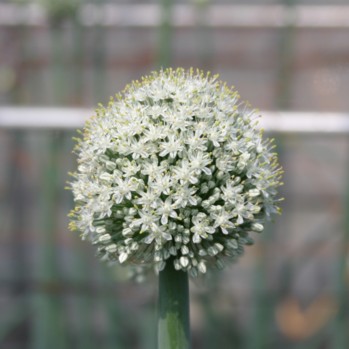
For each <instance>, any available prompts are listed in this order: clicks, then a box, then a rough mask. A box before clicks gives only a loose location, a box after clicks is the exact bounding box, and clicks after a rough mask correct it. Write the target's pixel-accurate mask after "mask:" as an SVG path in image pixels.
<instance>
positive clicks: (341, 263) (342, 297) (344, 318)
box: [331, 162, 349, 349]
mask: <svg viewBox="0 0 349 349" xmlns="http://www.w3.org/2000/svg"><path fill="white" fill-rule="evenodd" d="M346 165H347V166H346V170H347V176H348V175H349V162H347V164H346ZM343 205H344V212H345V213H346V214H344V232H343V237H342V243H341V245H340V249H339V251H338V252H339V253H338V254H339V258H338V274H337V276H338V279H337V294H336V299H337V301H338V311H337V314H336V317H335V320H334V338H333V344H332V345H331V348H333V349H344V348H348V345H349V335H348V326H349V299H348V291H349V290H348V281H347V279H346V273H347V272H348V271H347V268H348V267H347V263H348V249H349V177H347V183H346V188H345V196H344V202H343Z"/></svg>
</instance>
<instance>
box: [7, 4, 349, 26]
mask: <svg viewBox="0 0 349 349" xmlns="http://www.w3.org/2000/svg"><path fill="white" fill-rule="evenodd" d="M197 9H198V8H197V7H196V6H194V5H188V4H177V5H174V6H173V8H172V16H171V24H172V25H173V26H174V27H192V26H195V25H196V23H197V21H198V16H200V14H199V13H198V11H197ZM77 11H78V12H77V16H78V17H77V18H78V21H79V23H80V24H81V25H83V26H95V25H98V26H105V27H113V26H116V27H157V26H158V25H159V24H160V23H161V21H162V14H161V8H160V6H159V5H157V4H131V5H120V4H113V3H109V4H100V5H97V4H83V5H81V6H80V7H79V8H78V10H77ZM48 23H49V16H48V13H47V11H46V10H45V8H44V7H42V6H40V5H39V4H37V3H32V4H29V5H18V4H0V26H17V25H26V26H34V27H41V26H47V25H48ZM205 23H206V25H207V26H209V27H215V28H220V27H223V28H224V27H228V28H229V27H242V28H244V27H246V28H264V27H267V28H268V27H271V28H279V27H285V26H289V25H292V26H294V27H298V28H349V6H348V5H297V6H284V5H229V4H227V5H223V4H222V5H217V4H216V5H209V6H208V7H207V9H205Z"/></svg>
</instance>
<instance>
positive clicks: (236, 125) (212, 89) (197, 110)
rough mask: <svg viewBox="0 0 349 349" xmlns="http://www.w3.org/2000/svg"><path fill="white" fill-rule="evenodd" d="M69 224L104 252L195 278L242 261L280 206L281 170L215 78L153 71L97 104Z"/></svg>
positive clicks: (81, 151)
mask: <svg viewBox="0 0 349 349" xmlns="http://www.w3.org/2000/svg"><path fill="white" fill-rule="evenodd" d="M77 154H78V157H79V159H78V162H79V164H78V170H77V172H76V173H74V174H73V181H72V183H71V187H72V191H73V195H74V199H75V208H74V210H73V211H72V212H71V214H70V216H71V222H70V228H71V229H72V230H78V231H80V232H81V236H82V238H83V239H87V240H89V241H91V242H92V243H93V244H95V245H96V246H97V249H98V253H99V255H100V257H101V258H102V259H103V260H107V261H112V262H113V261H117V262H118V263H122V264H123V265H132V266H135V267H137V268H139V267H143V266H151V267H153V268H154V269H155V270H156V271H160V270H162V269H163V268H164V266H165V264H166V263H167V262H168V258H170V256H173V257H174V261H173V263H174V267H175V268H176V269H178V270H180V269H181V270H185V271H188V272H189V273H190V275H192V276H196V275H198V274H204V273H206V271H207V269H209V268H211V267H218V268H222V267H223V266H224V265H225V264H226V262H227V261H229V260H230V261H234V260H236V258H237V257H238V256H239V255H240V254H241V253H242V251H243V247H244V245H245V244H247V243H249V242H250V241H251V238H250V234H252V232H257V233H258V232H261V231H262V230H263V229H264V226H263V223H264V220H265V219H266V218H268V217H269V216H271V215H272V214H274V213H277V212H279V208H278V201H279V200H278V199H277V188H278V187H279V186H280V184H281V183H280V179H281V174H282V171H281V170H280V168H279V166H278V164H277V157H276V155H275V152H274V150H273V144H272V142H271V141H269V140H264V139H263V138H262V133H261V131H260V130H259V129H258V128H257V124H256V120H255V116H254V112H253V111H251V110H248V109H247V108H246V107H244V106H243V104H242V103H241V102H240V101H239V97H238V94H237V92H236V91H234V90H231V89H229V88H227V87H226V85H225V84H224V83H222V82H220V81H218V80H217V77H211V76H210V75H209V74H208V75H204V74H203V73H202V72H200V71H198V72H196V73H194V71H192V70H190V71H185V70H183V69H178V70H171V69H167V70H165V71H160V72H158V73H156V72H154V73H153V74H152V75H151V76H149V77H146V78H144V79H142V81H141V82H134V83H132V84H130V85H129V86H128V87H127V88H126V90H125V91H124V92H123V94H120V95H118V96H117V98H116V100H115V101H111V102H110V103H109V105H108V107H106V108H103V107H101V108H100V109H99V110H97V113H96V116H95V117H93V118H91V119H90V120H89V121H88V123H87V124H86V126H85V130H84V134H83V137H82V139H81V140H80V141H79V143H78V146H77Z"/></svg>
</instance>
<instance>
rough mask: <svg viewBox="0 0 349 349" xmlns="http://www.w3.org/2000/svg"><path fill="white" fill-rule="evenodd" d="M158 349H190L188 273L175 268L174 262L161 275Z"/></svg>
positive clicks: (170, 262)
mask: <svg viewBox="0 0 349 349" xmlns="http://www.w3.org/2000/svg"><path fill="white" fill-rule="evenodd" d="M158 300H159V303H158V349H189V348H190V324H189V323H190V321H189V283H188V273H187V272H185V271H182V270H176V269H175V268H174V264H173V260H172V259H171V260H170V261H169V262H167V263H166V267H165V268H164V269H163V270H162V271H161V272H160V273H159V299H158Z"/></svg>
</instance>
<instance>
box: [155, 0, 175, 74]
mask: <svg viewBox="0 0 349 349" xmlns="http://www.w3.org/2000/svg"><path fill="white" fill-rule="evenodd" d="M161 7H162V8H161V10H162V11H161V25H160V28H159V30H160V33H159V35H160V38H159V48H158V59H157V65H158V66H159V67H162V68H167V67H168V66H169V65H170V64H171V12H172V11H171V8H172V1H171V0H161Z"/></svg>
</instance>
